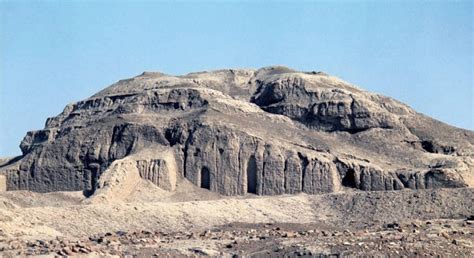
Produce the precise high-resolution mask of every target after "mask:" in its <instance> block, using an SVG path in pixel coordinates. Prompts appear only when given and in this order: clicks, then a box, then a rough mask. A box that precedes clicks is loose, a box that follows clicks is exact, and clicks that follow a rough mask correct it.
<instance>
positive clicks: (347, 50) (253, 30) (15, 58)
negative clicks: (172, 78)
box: [0, 0, 474, 156]
mask: <svg viewBox="0 0 474 258" xmlns="http://www.w3.org/2000/svg"><path fill="white" fill-rule="evenodd" d="M472 61H473V4H472V1H465V2H447V3H446V2H445V3H442V2H418V3H410V2H384V3H375V2H347V1H346V2H332V3H328V2H300V3H281V2H280V3H275V2H259V3H258V4H252V3H251V2H231V3H223V4H222V3H221V4H219V3H217V2H214V3H212V2H210V3H196V2H194V3H192V2H181V3H179V4H172V3H167V2H133V3H132V2H123V1H122V2H120V3H114V2H90V1H80V2H79V1H74V2H70V1H63V2H60V1H41V2H39V1H35V2H20V1H3V0H0V156H11V155H16V154H19V153H20V150H19V147H18V146H19V143H20V141H21V139H22V138H23V136H24V135H25V134H26V132H27V131H28V130H35V129H41V128H43V127H44V122H45V120H46V118H47V117H49V116H54V115H57V114H58V113H60V112H61V111H62V109H63V108H64V106H65V105H66V104H67V103H70V102H73V101H78V100H81V99H84V98H86V97H88V96H90V95H92V94H93V93H95V92H97V91H99V90H100V89H102V88H104V87H106V86H108V85H110V84H112V83H114V82H115V81H117V80H119V79H123V78H128V77H132V76H135V75H137V74H139V73H141V72H143V71H145V70H146V71H156V70H157V71H162V72H165V73H170V74H183V73H188V72H192V71H199V70H209V69H218V68H238V67H250V68H258V67H262V66H268V65H276V64H280V65H285V66H289V67H292V68H295V69H299V70H321V71H325V72H327V73H330V74H332V75H336V76H338V77H341V78H343V79H345V80H347V81H349V82H352V83H354V84H356V85H359V86H361V87H363V88H365V89H367V90H370V91H375V92H378V93H382V94H384V95H388V96H391V97H394V98H396V99H399V100H401V101H403V102H405V103H407V104H409V105H410V106H412V107H414V108H415V109H416V110H418V111H420V112H422V113H425V114H427V115H430V116H432V117H434V118H437V119H439V120H441V121H444V122H447V123H449V124H452V125H455V126H458V127H462V128H468V129H471V130H473V128H474V123H473V63H472Z"/></svg>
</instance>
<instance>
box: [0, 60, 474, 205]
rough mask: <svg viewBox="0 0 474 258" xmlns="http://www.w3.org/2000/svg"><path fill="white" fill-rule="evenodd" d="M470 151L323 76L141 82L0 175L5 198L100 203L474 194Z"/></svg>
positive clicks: (280, 70)
mask: <svg viewBox="0 0 474 258" xmlns="http://www.w3.org/2000/svg"><path fill="white" fill-rule="evenodd" d="M473 144H474V133H473V132H472V131H468V130H463V129H458V128H454V127H451V126H449V125H446V124H443V123H441V122H439V121H436V120H433V119H431V118H429V117H426V116H424V115H422V114H419V113H417V112H415V111H414V110H413V109H411V108H410V107H408V106H406V105H404V104H402V103H400V102H398V101H395V100H393V99H391V98H388V97H384V96H381V95H378V94H373V93H369V92H366V91H364V90H362V89H359V88H357V87H354V86H353V85H350V84H348V83H347V82H344V81H342V80H340V79H337V78H335V77H332V76H328V75H326V74H323V73H319V72H309V73H308V72H297V71H293V70H290V69H288V68H284V67H269V68H262V69H259V70H219V71H211V72H201V73H191V74H187V75H184V76H170V75H165V74H162V73H143V74H142V75H140V76H137V77H135V78H132V79H127V80H122V81H119V82H117V83H115V84H113V85H112V86H110V87H108V88H106V89H104V90H102V91H101V92H99V93H97V94H95V95H94V96H92V97H90V98H88V99H86V100H83V101H79V102H77V103H73V104H69V105H67V106H66V108H65V109H64V111H63V112H62V113H61V114H59V115H58V116H56V117H53V118H49V119H48V120H47V121H46V126H45V129H43V130H39V131H32V132H28V133H27V135H26V136H25V138H24V139H23V141H22V142H21V145H20V147H21V150H22V152H23V155H22V156H21V157H18V158H16V159H14V160H12V161H10V162H7V163H6V164H3V165H1V166H0V171H1V173H2V174H4V175H5V176H6V179H7V188H8V190H18V189H26V190H31V191H37V192H50V191H77V190H83V191H84V193H85V194H86V195H92V194H93V193H96V195H99V196H102V197H100V198H107V196H108V195H110V194H112V193H114V191H116V192H117V193H116V194H113V196H116V195H121V194H122V195H126V194H127V191H129V190H130V189H132V188H133V187H134V185H135V184H136V183H137V182H138V181H139V180H141V179H147V180H149V181H151V182H153V183H154V184H156V185H157V186H159V187H161V188H163V189H165V190H168V191H173V190H174V189H175V187H176V184H177V182H179V181H181V180H183V179H188V180H189V181H191V182H192V183H194V184H195V185H197V186H200V187H202V188H206V189H209V190H211V191H214V192H218V193H220V194H224V195H243V194H246V193H254V194H258V195H278V194H284V193H288V194H293V193H298V192H305V193H309V194H314V193H322V192H335V191H341V190H344V189H347V188H355V189H361V190H400V189H404V188H410V189H425V188H441V187H466V186H471V187H472V186H474V179H473V178H474V175H473V168H474V165H473V154H474V147H473ZM127 189H128V190H127ZM99 196H97V197H95V198H99Z"/></svg>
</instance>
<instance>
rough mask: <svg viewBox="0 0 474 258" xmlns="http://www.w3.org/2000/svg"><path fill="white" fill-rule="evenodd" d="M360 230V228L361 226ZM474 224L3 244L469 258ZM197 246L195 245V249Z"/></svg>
mask: <svg viewBox="0 0 474 258" xmlns="http://www.w3.org/2000/svg"><path fill="white" fill-rule="evenodd" d="M362 227H363V228H362ZM473 239H474V221H472V218H466V219H464V220H461V219H459V220H449V219H441V220H428V221H420V220H413V221H404V222H393V223H387V224H381V223H378V222H373V223H371V224H369V225H360V224H357V223H353V225H352V226H351V227H349V228H348V229H344V230H343V229H341V228H338V227H336V226H330V225H318V224H281V223H265V224H257V225H255V224H229V225H224V226H222V227H218V228H213V229H210V230H205V231H187V232H171V233H167V232H162V231H147V230H142V231H134V232H125V231H117V232H108V233H104V234H98V235H92V236H90V237H89V238H87V239H76V240H72V239H65V238H62V237H58V238H57V239H53V240H49V241H48V240H35V241H21V240H12V241H9V242H8V243H5V244H3V245H2V246H1V247H0V251H1V252H2V253H3V254H6V255H9V254H10V255H48V254H57V255H61V256H72V255H81V254H82V255H86V254H87V255H91V254H95V255H107V256H108V255H120V256H124V255H139V256H144V255H146V256H158V257H161V256H170V255H171V256H173V255H179V256H201V255H211V256H212V255H218V256H236V255H237V256H245V257H248V256H250V257H268V256H273V257H281V256H293V257H294V256H307V257H317V256H320V255H332V256H351V255H375V256H378V255H384V256H387V255H388V256H407V255H408V256H411V255H415V256H417V255H427V256H439V255H442V256H455V257H458V256H471V255H474V252H473V250H474V242H473ZM197 243H199V246H200V247H198V246H197Z"/></svg>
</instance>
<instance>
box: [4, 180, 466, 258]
mask: <svg viewBox="0 0 474 258" xmlns="http://www.w3.org/2000/svg"><path fill="white" fill-rule="evenodd" d="M473 194H474V189H472V188H459V189H435V190H433V189H432V190H416V191H413V190H402V191H383V192H382V191H380V192H363V191H345V192H341V193H331V194H321V195H307V194H303V193H301V194H296V195H281V196H256V195H251V194H248V195H245V196H238V197H236V196H232V197H229V196H221V195H219V194H217V193H212V192H209V191H208V190H206V189H201V188H198V187H196V186H194V185H193V184H192V183H190V182H188V181H186V180H183V181H181V182H180V183H179V184H178V187H177V189H176V191H175V192H168V191H164V190H162V189H160V188H158V187H157V186H155V185H154V184H152V183H150V182H149V181H146V180H141V182H140V183H139V184H138V185H137V186H136V188H135V189H134V190H133V192H132V194H130V196H128V197H127V198H126V199H124V200H121V201H103V200H100V201H91V200H90V198H89V199H88V198H85V197H84V196H83V194H82V192H54V193H43V194H42V193H35V192H30V191H8V192H3V193H1V194H0V214H1V215H0V254H1V255H2V256H6V257H8V256H17V255H21V256H23V255H39V256H56V255H61V256H72V255H74V256H75V255H78V256H103V255H106V256H111V255H112V256H115V255H117V256H123V255H139V256H160V257H161V256H190V257H193V256H207V255H209V256H227V257H234V256H236V257H239V256H246V257H247V256H250V257H268V256H274V257H281V256H303V257H324V256H334V257H336V256H342V257H344V256H352V255H370V256H374V255H389V256H400V255H404V256H443V257H460V256H462V257H469V256H473V255H474V217H473V215H474V213H473V211H474V201H473V198H472V196H473ZM112 200H113V198H112Z"/></svg>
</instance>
